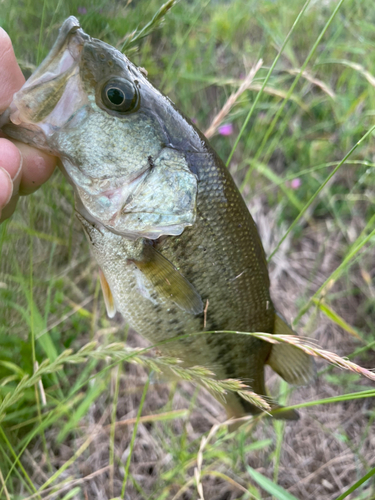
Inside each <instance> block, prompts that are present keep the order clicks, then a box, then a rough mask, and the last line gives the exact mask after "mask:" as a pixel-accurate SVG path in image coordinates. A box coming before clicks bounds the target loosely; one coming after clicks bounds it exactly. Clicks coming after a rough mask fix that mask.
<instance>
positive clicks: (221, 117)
mask: <svg viewBox="0 0 375 500" xmlns="http://www.w3.org/2000/svg"><path fill="white" fill-rule="evenodd" d="M262 64H263V59H259V61H258V62H257V63H256V65H255V66H253V67H252V68H251V70H250V71H249V74H248V75H247V77H246V78H245V80H244V81H243V83H242V84H241V85H240V87H239V88H238V90H237V91H236V92H234V93H233V94H231V95H230V96H229V98H228V100H227V102H226V103H225V104H224V106H223V107H222V108H221V110H220V111H219V113H218V114H217V115H216V116H215V118H214V119H213V120H212V122H211V125H210V126H209V127H208V129H207V130H206V131H205V132H204V135H205V136H206V137H207V139H210V137H212V136H213V135H215V133H216V131H217V129H218V127H219V126H220V124H221V123H222V122H223V120H224V118H225V117H226V116H227V115H228V114H229V112H230V110H231V109H232V107H233V106H234V104H235V102H236V101H237V99H238V98H239V97H240V95H241V94H243V93H244V92H245V90H247V89H248V88H249V87H250V85H251V84H252V82H253V80H254V77H255V75H256V74H257V72H258V71H259V69H260V68H261V66H262Z"/></svg>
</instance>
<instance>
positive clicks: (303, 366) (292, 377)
mask: <svg viewBox="0 0 375 500" xmlns="http://www.w3.org/2000/svg"><path fill="white" fill-rule="evenodd" d="M273 333H274V334H277V335H297V334H296V333H295V332H294V331H293V330H292V329H291V328H290V326H289V325H288V324H287V323H286V322H285V321H284V320H283V319H282V317H281V316H279V314H278V313H276V314H275V326H274V331H273ZM267 364H269V365H270V367H271V368H272V369H273V370H274V371H275V372H276V373H278V374H279V375H280V376H281V377H282V378H283V379H284V380H285V381H286V382H288V383H289V384H294V385H306V384H308V383H309V382H310V381H311V380H312V379H313V378H314V375H315V367H314V360H313V358H312V357H311V356H309V355H308V354H306V353H305V352H303V351H301V349H298V348H297V347H295V346H293V345H291V344H273V345H272V350H271V354H270V355H269V357H268V360H267ZM280 417H281V413H280Z"/></svg>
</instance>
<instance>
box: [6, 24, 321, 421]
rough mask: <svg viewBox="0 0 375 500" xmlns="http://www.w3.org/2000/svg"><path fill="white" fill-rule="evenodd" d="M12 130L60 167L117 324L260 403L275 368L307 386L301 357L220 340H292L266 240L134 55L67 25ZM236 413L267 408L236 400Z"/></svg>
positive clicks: (9, 115)
mask: <svg viewBox="0 0 375 500" xmlns="http://www.w3.org/2000/svg"><path fill="white" fill-rule="evenodd" d="M2 121H3V122H6V123H5V125H4V130H5V131H6V133H7V134H9V135H10V136H12V137H14V138H16V139H19V140H21V141H24V142H28V143H30V144H32V145H34V146H36V147H38V148H40V149H43V150H45V151H48V152H50V153H52V154H55V155H57V156H59V157H60V159H61V162H62V170H63V172H64V174H65V175H66V177H67V178H68V180H69V182H70V183H71V184H72V186H73V188H74V191H75V200H76V210H77V216H78V218H79V220H80V221H81V223H82V225H83V228H84V230H85V232H86V234H87V236H88V240H89V242H90V246H91V249H92V252H93V254H94V257H95V258H96V260H97V262H98V264H99V266H100V269H101V272H100V279H101V283H102V288H103V293H104V298H105V302H106V306H107V311H108V314H109V315H110V316H113V315H114V313H115V312H116V310H117V311H119V312H121V313H122V314H123V316H124V317H125V318H126V319H127V321H128V322H129V324H130V325H131V326H132V327H134V328H135V330H136V331H138V332H139V333H140V334H141V335H143V336H144V337H146V338H147V339H149V340H150V342H152V343H153V344H155V343H160V342H162V343H163V344H162V345H161V346H160V348H161V349H162V350H163V351H164V352H165V353H168V354H171V355H173V356H177V357H178V358H180V359H181V360H182V362H183V363H184V364H185V366H192V365H204V366H206V367H208V368H209V369H211V370H212V371H213V372H214V373H215V375H216V376H217V377H218V378H236V379H240V380H241V381H243V382H245V383H246V384H248V387H249V388H250V389H251V390H253V391H255V392H256V393H258V394H260V395H265V394H266V390H265V386H264V365H265V363H268V364H270V366H271V367H272V368H273V369H274V370H275V371H276V372H277V373H279V374H280V375H281V376H283V377H284V378H285V380H287V381H288V382H291V383H305V382H307V381H308V380H309V379H310V378H311V376H312V374H313V367H312V363H311V362H310V358H309V357H308V356H307V355H305V354H304V353H302V352H301V351H299V350H297V349H296V348H294V347H292V346H289V345H273V346H271V344H269V343H266V342H263V341H260V340H258V339H255V338H254V337H251V336H248V335H247V336H246V335H234V334H229V333H222V331H238V332H254V331H257V332H259V331H260V332H269V333H275V332H276V333H284V334H291V333H293V332H292V331H291V330H290V328H289V327H288V326H287V325H286V324H285V322H284V321H283V320H282V319H281V318H280V317H279V316H278V315H277V314H276V313H275V310H274V306H273V304H272V301H271V298H270V293H269V285H270V284H269V277H268V271H267V263H266V259H265V255H264V250H263V247H262V243H261V241H260V238H259V235H258V231H257V228H256V225H255V223H254V221H253V219H252V217H251V215H250V213H249V211H248V209H247V207H246V205H245V203H244V201H243V199H242V197H241V195H240V193H239V191H238V189H237V187H236V185H235V183H234V181H233V179H232V177H231V175H230V174H229V172H228V170H227V168H226V167H225V165H224V164H223V162H222V161H221V160H220V159H219V158H218V156H217V155H216V153H215V152H214V151H213V150H212V148H211V147H210V145H209V144H208V142H207V141H206V139H205V138H204V136H203V135H202V134H201V133H200V132H199V131H198V130H197V129H196V128H195V127H194V126H193V125H192V124H191V123H190V122H189V121H188V120H187V119H185V118H184V117H183V116H182V115H181V114H180V113H179V112H178V111H177V109H176V108H175V106H174V105H173V103H172V102H171V101H170V100H169V99H168V98H167V97H165V96H163V95H162V94H161V93H160V92H158V91H157V90H156V89H155V88H154V87H153V86H152V85H151V84H150V82H149V81H148V80H147V79H146V78H145V76H144V74H143V72H142V71H141V70H140V69H138V68H136V67H135V66H134V65H133V64H132V63H131V62H130V61H129V60H128V59H127V58H126V57H125V56H123V55H122V54H121V53H120V52H118V51H117V50H116V49H114V48H113V47H111V46H109V45H107V44H105V43H103V42H101V41H99V40H95V39H91V38H90V37H89V36H88V35H87V34H86V33H84V32H83V31H82V30H81V29H80V27H79V23H78V21H77V20H76V19H75V18H73V17H70V18H69V19H67V20H66V21H65V22H64V24H63V25H62V27H61V29H60V34H59V37H58V39H57V41H56V43H55V45H54V47H53V48H52V50H51V52H50V54H49V55H48V56H47V58H46V60H45V61H44V62H43V63H42V64H41V66H40V67H39V68H38V69H37V70H36V72H35V73H34V74H33V75H32V76H31V77H30V79H29V80H28V81H27V82H26V83H25V85H24V87H23V88H22V89H21V90H20V91H19V92H17V93H16V94H15V96H14V99H13V102H12V103H11V105H10V107H9V109H8V110H7V112H6V113H5V115H4V116H3V118H2ZM204 331H206V332H213V333H207V334H203V333H200V334H199V332H204ZM178 336H179V337H181V336H182V338H180V339H179V340H175V339H174V338H175V337H178ZM226 407H227V411H228V413H229V414H230V415H234V416H239V415H243V414H245V413H249V412H250V413H257V412H259V411H260V410H259V409H258V408H257V407H255V406H252V405H250V404H249V403H247V402H246V401H244V400H240V398H239V397H235V396H233V395H228V398H227V402H226ZM285 417H286V418H294V417H295V414H293V413H289V414H287V413H285Z"/></svg>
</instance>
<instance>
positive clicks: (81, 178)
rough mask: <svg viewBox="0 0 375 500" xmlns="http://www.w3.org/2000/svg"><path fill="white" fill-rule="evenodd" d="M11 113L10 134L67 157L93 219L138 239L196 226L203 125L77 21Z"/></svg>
mask: <svg viewBox="0 0 375 500" xmlns="http://www.w3.org/2000/svg"><path fill="white" fill-rule="evenodd" d="M5 114H6V120H7V123H5V125H4V126H3V129H4V131H5V132H6V133H7V134H8V135H9V136H11V137H13V138H15V139H18V140H21V141H23V142H27V143H29V144H31V145H33V146H35V147H37V148H39V149H42V150H44V151H47V152H48V153H50V154H53V155H56V156H58V157H59V158H60V159H61V162H62V166H61V168H62V170H63V172H64V174H65V175H66V176H67V178H68V179H69V181H70V183H71V184H72V185H73V187H74V189H75V194H76V209H77V210H78V211H79V212H80V214H81V215H82V216H83V217H85V218H86V219H87V220H89V221H91V222H96V223H97V224H102V225H104V226H106V227H107V228H109V229H110V230H111V231H113V232H115V233H117V234H121V235H124V236H127V237H129V238H132V239H136V238H138V237H147V238H151V239H156V238H158V237H160V236H161V235H178V234H181V232H182V231H183V230H184V228H185V227H186V226H190V225H192V224H193V223H194V220H195V206H196V195H197V178H196V175H195V174H194V173H193V172H192V171H191V169H190V168H189V165H188V162H187V160H186V152H189V151H196V148H197V146H196V145H197V144H199V135H197V131H196V130H194V128H193V127H192V126H191V124H189V123H188V122H187V121H186V120H185V119H184V118H183V117H182V116H181V115H180V114H179V113H178V112H177V111H176V110H175V108H174V105H173V103H172V102H171V101H170V100H169V99H168V98H166V97H165V96H163V95H162V94H161V93H160V92H159V91H158V90H156V89H155V88H154V87H153V86H152V85H151V84H150V82H149V81H148V80H147V78H146V77H145V75H144V74H143V72H142V71H141V70H140V69H139V68H137V67H136V66H135V65H134V64H133V63H131V62H130V61H129V60H128V59H127V58H126V57H125V56H124V55H123V54H122V53H121V52H119V51H118V50H116V49H115V48H114V47H112V46H110V45H108V44H106V43H104V42H102V41H100V40H97V39H94V38H91V37H90V36H89V35H87V34H86V33H85V32H84V31H83V30H82V29H81V27H80V25H79V22H78V20H77V19H76V18H74V17H69V18H68V19H67V20H66V21H65V22H64V23H63V25H62V26H61V28H60V32H59V35H58V38H57V40H56V42H55V44H54V46H53V48H52V50H51V51H50V53H49V54H48V56H47V57H46V59H45V60H44V61H43V62H42V64H41V65H40V66H39V67H38V68H37V70H36V71H35V72H34V73H33V74H32V75H31V77H30V78H29V80H27V82H26V83H25V85H24V86H23V87H22V88H21V89H20V90H19V91H18V92H17V93H16V94H15V95H14V98H13V101H12V103H11V105H10V106H9V108H8V110H7V111H6V113H5ZM3 121H4V117H3Z"/></svg>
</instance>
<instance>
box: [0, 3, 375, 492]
mask: <svg viewBox="0 0 375 500" xmlns="http://www.w3.org/2000/svg"><path fill="white" fill-rule="evenodd" d="M161 7H162V2H161V1H156V0H151V1H149V2H146V1H144V0H140V1H139V2H123V3H119V2H115V1H112V0H110V1H106V2H104V1H103V0H102V1H99V0H94V1H92V0H90V1H88V0H87V1H86V0H82V1H81V2H79V3H77V2H76V1H75V0H68V1H67V2H61V1H60V2H57V3H56V2H52V1H50V0H45V1H43V2H40V3H39V4H38V5H37V3H36V2H35V1H30V0H24V1H21V0H16V1H12V2H11V1H10V0H4V1H3V2H2V9H1V11H0V24H1V26H3V27H4V28H5V29H6V30H7V31H8V33H9V34H10V36H11V37H12V40H13V43H14V48H15V52H16V55H17V57H18V60H19V63H20V64H21V67H22V69H23V70H24V72H25V73H26V74H30V72H31V71H32V70H33V68H35V67H36V65H37V64H39V63H40V61H41V60H42V59H43V57H44V56H45V55H46V54H47V52H48V50H49V49H50V47H51V45H52V43H53V41H54V39H55V37H56V33H57V29H58V27H59V25H60V24H61V22H62V21H63V20H64V19H65V18H66V17H67V16H68V15H71V14H73V15H76V16H77V17H78V18H79V19H80V21H81V23H82V26H83V28H84V29H85V31H87V32H88V33H90V34H91V35H92V36H95V37H97V38H101V39H103V40H105V41H107V42H108V43H111V44H112V45H116V46H117V47H119V48H121V47H124V50H125V52H126V53H127V54H128V55H129V56H130V58H131V59H132V60H133V61H134V62H135V63H136V64H139V65H140V66H143V67H145V68H146V69H147V71H148V74H149V78H150V80H151V81H152V82H153V83H154V84H155V85H156V86H157V87H158V88H160V89H161V90H162V91H163V92H165V93H166V94H167V95H169V97H170V98H171V99H172V100H173V101H174V102H175V103H176V105H177V106H178V108H179V109H181V111H182V112H183V113H185V114H186V115H188V116H189V117H190V118H192V119H194V120H195V121H196V122H197V124H198V126H199V128H201V129H202V130H207V129H209V127H210V125H211V124H212V121H213V120H214V118H215V116H217V115H218V114H219V115H220V112H221V111H222V110H223V109H224V107H225V103H226V102H228V99H230V96H231V95H232V94H235V93H236V91H237V90H238V89H239V88H240V87H241V84H242V83H243V82H244V78H245V77H246V75H247V74H249V72H250V70H251V68H253V67H255V66H256V64H257V63H258V61H259V60H260V59H262V60H263V63H262V65H261V67H260V68H259V69H258V71H257V72H256V74H255V75H254V76H253V79H252V81H251V82H250V83H249V86H248V88H247V89H246V90H244V91H243V92H241V93H240V94H239V95H237V96H236V101H235V104H234V105H233V106H232V107H231V108H230V111H229V114H227V115H226V116H225V118H224V121H225V123H230V124H232V126H233V133H232V134H231V135H229V136H223V135H220V134H219V133H218V132H217V127H216V133H214V135H213V136H212V137H211V139H210V141H211V143H212V144H213V146H214V147H215V149H216V150H217V151H218V153H219V154H220V156H221V157H222V158H223V159H224V161H228V168H229V169H230V171H231V173H232V174H233V176H234V177H235V179H236V181H237V183H238V185H239V186H240V187H241V190H242V193H243V195H244V197H245V199H246V201H247V202H248V204H249V207H250V210H251V212H252V214H253V215H254V217H255V219H256V221H257V224H258V228H259V231H260V233H261V236H262V240H263V243H264V246H265V249H266V252H267V255H268V256H269V259H270V264H269V266H270V275H271V282H272V293H273V297H274V301H275V304H276V305H277V307H278V309H279V310H280V311H281V312H282V313H283V314H284V316H285V317H286V318H287V319H288V320H289V321H291V322H292V320H294V326H295V328H296V330H297V331H298V332H299V333H300V334H303V335H304V336H305V337H306V336H308V337H309V338H310V340H313V341H315V342H318V343H319V344H320V345H321V346H322V348H323V349H328V350H330V351H334V352H337V353H338V354H339V355H342V356H348V357H349V358H350V360H351V361H353V362H354V363H357V364H359V365H361V366H364V367H367V368H371V367H374V366H375V355H374V342H375V336H374V331H375V302H374V300H375V288H374V273H375V269H374V259H373V253H374V243H375V237H374V229H373V228H374V220H375V210H374V203H373V200H374V196H375V189H374V186H375V182H374V166H375V163H374V153H375V146H374V134H373V127H374V115H375V111H374V110H375V80H374V78H375V62H374V57H373V53H374V47H375V37H374V30H373V26H374V23H375V7H374V6H373V5H372V3H371V2H365V1H364V0H363V1H362V0H359V1H354V0H345V1H336V2H312V1H311V2H306V3H304V2H302V1H299V0H298V1H297V0H291V1H290V2H283V1H281V0H274V1H264V2H257V1H255V0H232V1H231V2H225V1H217V2H215V1H211V2H209V1H197V0H192V1H190V2H186V1H180V2H178V3H176V4H175V5H173V6H172V7H171V5H168V6H167V7H165V8H164V10H165V11H166V10H168V8H169V7H171V8H170V9H169V10H168V12H163V9H162V10H159V9H161ZM164 14H165V16H164V19H163V21H162V22H160V21H161V17H162V16H163V15H164ZM154 16H155V17H154ZM153 18H154V20H155V21H157V26H151V27H150V24H149V23H150V22H151V21H152V19H153ZM143 35H147V36H143ZM0 251H1V260H0V342H1V347H2V349H1V354H0V396H1V402H0V410H1V412H0V413H1V414H2V420H1V427H0V471H1V472H0V498H6V499H8V498H9V499H10V498H11V499H26V498H36V499H47V498H50V499H52V498H56V499H57V498H59V499H60V498H64V499H68V498H74V499H81V498H82V499H84V498H103V499H114V498H131V499H150V500H151V499H153V500H161V499H175V500H177V499H184V500H188V499H190V498H204V499H206V500H208V499H215V500H229V499H234V498H241V499H243V500H245V499H254V498H255V499H262V498H275V499H287V500H291V499H296V498H297V499H302V498H303V499H304V500H306V499H316V498H324V499H327V500H331V499H332V500H341V499H343V498H348V499H358V500H359V499H361V500H371V499H373V498H375V483H374V470H375V469H374V465H375V462H374V453H373V449H374V437H373V436H374V428H375V427H374V425H375V424H374V419H375V411H374V403H373V401H374V385H373V382H371V381H370V380H368V379H366V378H363V377H361V376H360V375H358V374H356V373H349V372H346V371H338V370H337V369H336V368H332V367H328V366H327V363H326V362H321V363H319V362H318V363H317V365H318V377H317V381H316V382H315V383H314V384H312V385H311V386H310V387H307V388H302V389H298V390H297V389H293V388H290V387H288V388H286V385H285V384H283V383H280V380H279V379H278V377H277V376H276V375H270V376H269V377H268V378H269V384H268V385H269V387H270V391H271V394H272V395H273V396H275V397H276V398H277V399H278V400H279V401H280V402H283V403H284V404H286V402H288V403H289V404H290V405H292V406H293V407H294V408H299V409H300V413H301V416H302V418H301V420H300V421H299V422H297V423H292V424H290V423H286V424H283V423H280V422H275V423H273V422H272V420H271V419H270V418H257V419H250V420H249V421H248V422H247V423H246V424H245V425H244V426H242V427H240V428H239V429H237V431H235V432H233V433H230V432H229V431H228V429H227V426H226V425H224V424H223V422H224V420H225V416H224V415H223V410H222V407H221V406H220V404H219V403H218V402H216V400H215V399H214V398H212V397H211V396H210V395H209V394H208V393H207V392H205V391H204V390H203V389H199V388H197V387H196V385H192V384H191V382H189V377H190V379H191V378H193V379H194V377H195V379H196V375H197V374H192V373H190V374H188V375H189V376H187V375H186V374H183V373H182V372H181V370H180V371H179V375H184V376H185V381H183V382H181V383H178V384H177V383H176V382H169V381H166V380H164V379H163V378H161V379H160V378H157V374H156V372H157V371H158V362H159V363H161V362H162V360H159V361H157V360H156V359H155V361H154V362H153V361H152V358H151V359H150V358H148V357H145V358H143V357H142V356H141V355H140V354H139V352H138V351H133V350H132V348H134V347H141V348H146V347H147V344H146V343H145V341H144V340H143V339H140V338H139V337H137V336H136V334H135V333H134V332H131V331H130V332H129V333H128V330H127V327H126V325H125V324H124V322H123V321H122V319H121V318H119V317H116V318H115V319H113V320H109V319H108V318H107V317H106V315H105V308H104V304H103V300H102V297H101V292H100V288H99V282H98V274H97V269H96V265H95V263H94V262H93V261H92V259H91V258H90V255H89V252H88V248H87V245H86V241H85V239H84V237H83V234H82V232H81V230H80V228H79V226H78V224H77V222H76V220H75V216H74V212H73V194H72V191H71V189H70V187H69V186H68V185H67V184H66V182H65V180H64V179H63V178H62V176H61V175H60V173H59V172H56V173H55V174H54V176H53V178H52V179H51V181H50V182H49V183H48V184H47V185H46V186H43V187H42V188H41V189H40V190H39V191H38V192H37V193H35V194H34V195H33V196H31V197H28V198H25V199H22V200H21V202H20V204H19V207H18V210H17V212H16V213H15V214H14V216H13V217H12V219H11V220H10V221H8V222H7V223H5V224H2V225H1V226H0ZM125 342H127V345H128V346H129V347H124V343H125ZM120 354H121V355H120ZM135 360H137V361H138V362H137V363H134V361H135ZM165 362H168V363H169V362H170V360H169V361H168V360H166V361H165ZM172 368H173V365H172ZM173 369H174V370H177V371H178V366H174V368H173ZM197 376H198V378H199V376H200V377H201V378H202V377H203V378H204V376H207V377H208V379H207V383H208V381H209V374H207V373H206V374H204V373H203V374H202V373H200V374H198V375H197ZM186 378H187V379H188V380H186ZM206 385H207V384H206ZM239 389H240V388H239Z"/></svg>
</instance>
